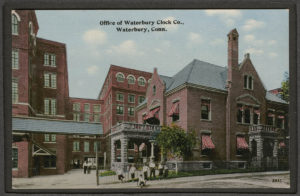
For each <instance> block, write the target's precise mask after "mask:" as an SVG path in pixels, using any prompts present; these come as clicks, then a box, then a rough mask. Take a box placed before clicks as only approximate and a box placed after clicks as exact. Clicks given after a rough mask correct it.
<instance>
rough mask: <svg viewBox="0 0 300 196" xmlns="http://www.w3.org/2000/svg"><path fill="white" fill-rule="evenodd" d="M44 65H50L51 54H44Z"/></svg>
mask: <svg viewBox="0 0 300 196" xmlns="http://www.w3.org/2000/svg"><path fill="white" fill-rule="evenodd" d="M44 65H49V54H47V53H45V54H44Z"/></svg>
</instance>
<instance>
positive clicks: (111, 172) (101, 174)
mask: <svg viewBox="0 0 300 196" xmlns="http://www.w3.org/2000/svg"><path fill="white" fill-rule="evenodd" d="M113 175H116V172H115V171H111V170H107V171H104V172H101V173H100V174H99V176H113Z"/></svg>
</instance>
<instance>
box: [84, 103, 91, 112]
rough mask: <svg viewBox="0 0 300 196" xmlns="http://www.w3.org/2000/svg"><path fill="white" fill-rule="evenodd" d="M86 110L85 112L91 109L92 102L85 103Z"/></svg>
mask: <svg viewBox="0 0 300 196" xmlns="http://www.w3.org/2000/svg"><path fill="white" fill-rule="evenodd" d="M84 111H85V112H89V111H90V104H89V103H85V104H84Z"/></svg>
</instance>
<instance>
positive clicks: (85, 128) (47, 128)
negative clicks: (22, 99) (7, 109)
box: [12, 117, 103, 135]
mask: <svg viewBox="0 0 300 196" xmlns="http://www.w3.org/2000/svg"><path fill="white" fill-rule="evenodd" d="M12 131H13V132H31V133H57V134H79V135H100V134H103V128H102V124H100V123H87V122H74V121H67V120H51V119H39V118H21V117H13V118H12Z"/></svg>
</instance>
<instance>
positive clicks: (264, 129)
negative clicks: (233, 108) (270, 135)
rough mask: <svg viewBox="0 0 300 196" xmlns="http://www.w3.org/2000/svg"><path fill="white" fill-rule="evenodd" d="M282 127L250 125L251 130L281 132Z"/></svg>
mask: <svg viewBox="0 0 300 196" xmlns="http://www.w3.org/2000/svg"><path fill="white" fill-rule="evenodd" d="M280 130H281V129H280V128H276V127H273V126H271V125H252V126H249V131H250V132H279V131H280Z"/></svg>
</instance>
